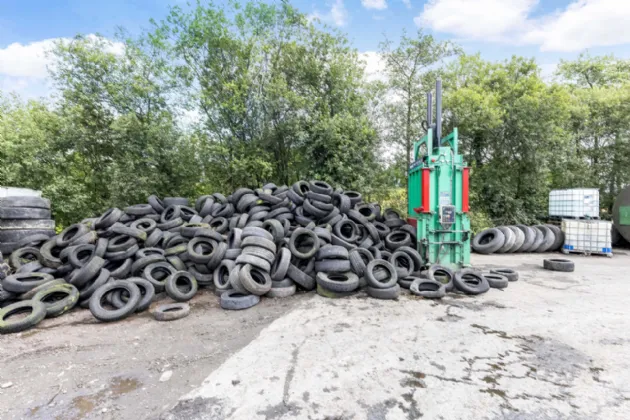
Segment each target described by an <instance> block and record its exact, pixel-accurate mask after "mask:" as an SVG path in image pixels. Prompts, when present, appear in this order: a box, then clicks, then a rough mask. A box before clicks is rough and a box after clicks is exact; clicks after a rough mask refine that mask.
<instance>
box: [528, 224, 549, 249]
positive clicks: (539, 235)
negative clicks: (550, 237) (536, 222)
mask: <svg viewBox="0 0 630 420" xmlns="http://www.w3.org/2000/svg"><path fill="white" fill-rule="evenodd" d="M530 229H532V230H533V231H534V233H535V234H536V236H535V238H534V244H533V245H532V247H531V248H530V249H529V252H538V251H537V250H538V248H540V247H541V246H542V245H543V242H544V241H545V234H544V233H543V231H542V230H541V229H536V228H535V227H530Z"/></svg>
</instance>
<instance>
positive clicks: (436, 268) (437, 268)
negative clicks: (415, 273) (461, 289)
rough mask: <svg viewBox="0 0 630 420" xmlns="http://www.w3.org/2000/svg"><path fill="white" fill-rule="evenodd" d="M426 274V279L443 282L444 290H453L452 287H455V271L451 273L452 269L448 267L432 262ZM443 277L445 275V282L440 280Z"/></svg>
mask: <svg viewBox="0 0 630 420" xmlns="http://www.w3.org/2000/svg"><path fill="white" fill-rule="evenodd" d="M426 275H427V279H429V280H432V281H437V282H438V283H440V284H443V285H444V288H445V291H446V292H451V291H453V288H454V287H455V284H454V281H455V273H453V270H451V269H450V268H448V267H443V266H441V265H437V264H433V265H432V266H431V267H430V268H429V269H428V270H427V273H426ZM444 277H446V282H444V281H442V279H443V278H444Z"/></svg>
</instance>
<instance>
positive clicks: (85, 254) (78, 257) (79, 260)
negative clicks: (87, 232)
mask: <svg viewBox="0 0 630 420" xmlns="http://www.w3.org/2000/svg"><path fill="white" fill-rule="evenodd" d="M94 249H95V247H94V245H91V244H83V245H77V246H75V247H73V248H72V251H70V253H69V254H68V262H69V263H70V264H72V266H73V267H74V268H81V267H83V266H84V265H85V264H87V263H88V261H89V260H90V259H91V258H92V257H93V256H94ZM59 262H60V263H61V260H59Z"/></svg>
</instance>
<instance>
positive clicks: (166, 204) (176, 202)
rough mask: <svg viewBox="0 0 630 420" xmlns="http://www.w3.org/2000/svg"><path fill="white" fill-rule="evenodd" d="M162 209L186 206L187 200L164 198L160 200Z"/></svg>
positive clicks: (182, 198)
mask: <svg viewBox="0 0 630 420" xmlns="http://www.w3.org/2000/svg"><path fill="white" fill-rule="evenodd" d="M162 202H163V203H164V208H165V209H166V208H167V207H169V206H188V204H189V203H188V199H187V198H184V197H164V199H163V200H162Z"/></svg>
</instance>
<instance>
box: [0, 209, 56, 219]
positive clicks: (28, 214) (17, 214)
mask: <svg viewBox="0 0 630 420" xmlns="http://www.w3.org/2000/svg"><path fill="white" fill-rule="evenodd" d="M50 216H51V214H50V210H47V209H34V208H28V207H0V219H10V220H33V219H50Z"/></svg>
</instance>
